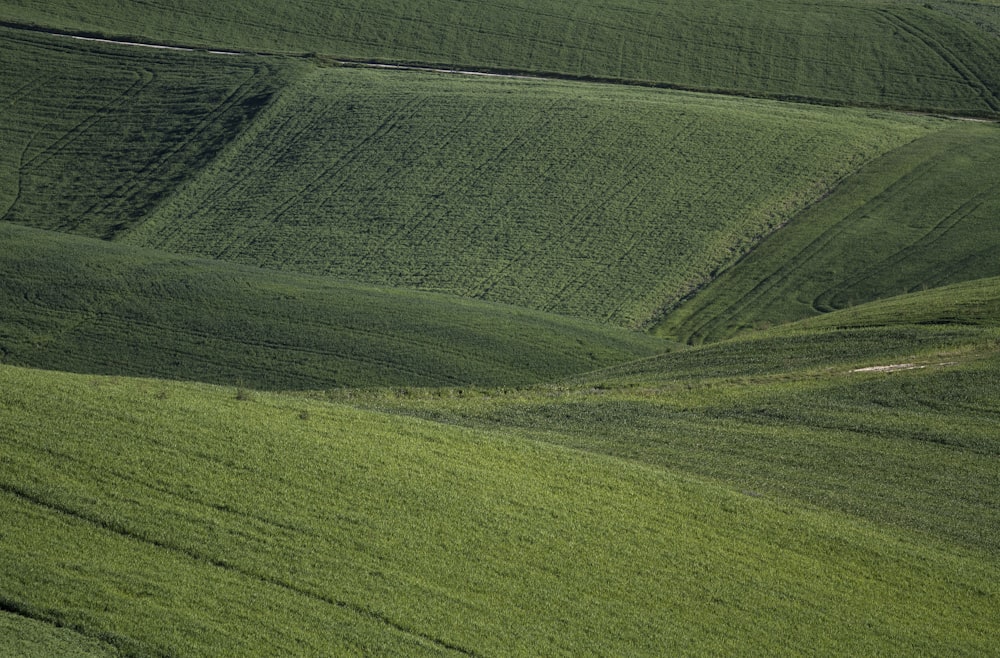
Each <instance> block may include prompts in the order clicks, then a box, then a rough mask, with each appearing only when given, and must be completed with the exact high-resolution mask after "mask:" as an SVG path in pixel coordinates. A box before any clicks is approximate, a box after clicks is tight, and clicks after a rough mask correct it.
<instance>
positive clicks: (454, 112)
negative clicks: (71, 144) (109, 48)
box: [124, 68, 941, 327]
mask: <svg viewBox="0 0 1000 658" xmlns="http://www.w3.org/2000/svg"><path fill="white" fill-rule="evenodd" d="M940 128H941V125H940V123H939V122H934V121H931V120H927V119H919V118H913V117H903V116H890V115H871V114H868V113H863V112H858V111H844V110H836V111H835V110H830V109H823V108H815V107H806V106H794V105H781V104H777V103H771V102H766V101H747V100H735V99H719V98H711V97H707V96H699V95H692V94H681V93H676V92H660V91H654V90H644V89H633V88H620V87H613V86H607V85H585V84H581V83H559V82H551V81H534V80H513V79H481V78H469V77H466V76H455V75H450V76H449V75H443V74H442V75H438V74H422V75H415V74H413V73H402V72H388V71H383V72H378V71H368V70H354V69H342V68H334V69H326V70H324V69H319V70H316V71H315V72H314V73H313V74H312V75H311V76H309V77H307V78H304V79H301V80H300V81H299V82H297V83H295V84H293V85H291V86H290V87H288V88H286V89H285V90H284V91H283V92H282V94H281V96H280V97H279V98H278V99H277V101H276V102H275V103H273V104H272V105H271V106H269V107H268V108H267V110H266V111H265V112H264V113H262V114H261V115H260V117H259V118H258V120H257V121H255V122H254V123H253V124H252V125H251V126H250V128H249V129H248V130H247V131H246V132H245V133H243V134H242V135H241V136H240V137H239V138H238V139H237V140H236V141H235V142H234V143H233V144H232V145H231V146H230V147H229V148H227V149H226V151H225V152H224V153H223V154H222V155H221V156H220V157H219V158H218V159H217V160H216V161H215V162H213V164H212V165H211V166H210V167H208V168H207V169H206V170H205V171H204V172H203V174H202V175H201V176H199V177H198V178H197V179H196V180H194V181H192V182H191V183H190V184H188V185H187V186H185V187H184V188H183V189H182V190H181V191H180V192H179V193H177V194H175V195H174V196H172V197H171V198H170V199H169V200H167V201H166V202H165V203H163V204H162V205H161V206H159V207H158V209H157V211H156V212H155V213H154V214H153V216H152V217H151V218H150V219H149V220H147V221H145V222H144V223H143V224H142V225H140V226H138V227H136V228H135V229H134V230H132V231H130V232H129V233H128V234H127V235H125V236H124V239H125V240H127V241H128V242H130V243H132V244H136V245H142V246H151V247H155V248H158V249H163V250H167V251H173V252H179V253H194V254H199V255H205V256H210V257H213V258H220V259H225V260H232V261H236V262H241V263H247V264H253V265H258V266H262V267H266V268H273V269H280V270H288V271H298V272H307V273H312V274H324V275H334V276H337V277H342V278H346V279H351V280H356V281H363V282H366V283H371V284H379V285H393V286H403V287H411V288H420V289H426V290H440V291H446V292H450V293H454V294H458V295H461V296H466V297H475V298H481V299H486V300H495V301H501V302H505V303H510V304H515V305H519V306H526V307H530V308H535V309H540V310H545V311H551V312H555V313H560V314H565V315H573V316H580V317H587V318H591V319H596V320H600V321H604V322H610V323H614V324H618V325H624V326H629V327H641V326H645V325H647V324H648V323H650V322H651V321H652V320H654V319H655V318H657V317H658V316H659V314H660V313H661V312H662V311H663V309H665V308H669V307H670V306H672V305H673V304H674V303H676V302H677V301H678V300H679V299H680V298H681V297H683V296H684V295H686V294H687V293H689V292H690V291H691V290H692V289H694V288H695V287H696V286H698V285H700V284H701V283H703V282H705V281H707V280H708V279H709V278H711V276H712V275H713V273H715V272H716V271H718V270H720V269H722V268H724V267H725V266H727V265H728V264H730V263H731V262H732V261H733V260H735V259H736V258H737V257H739V256H740V255H742V254H743V253H745V252H746V251H747V250H748V249H749V248H750V247H751V246H752V245H753V244H755V243H756V242H757V241H758V240H759V239H760V238H761V237H763V236H764V235H766V234H768V233H769V232H771V231H772V230H774V229H775V228H776V227H777V226H780V225H781V224H783V223H784V222H785V221H787V220H788V219H789V218H790V217H791V216H792V215H793V214H794V213H795V212H796V211H798V210H801V209H802V208H804V207H805V206H806V205H807V204H809V203H811V202H813V201H815V200H816V199H817V198H819V197H821V196H822V195H823V194H825V193H827V192H828V191H829V190H830V189H831V188H832V187H834V186H835V185H836V184H837V183H838V182H839V181H840V180H841V179H842V178H843V177H844V176H847V175H848V174H850V173H851V172H853V171H855V170H856V169H857V168H859V167H860V166H862V165H863V164H864V163H865V162H867V161H869V160H871V159H873V158H875V157H878V156H879V155H881V154H882V153H884V152H886V151H888V150H890V149H893V148H896V147H899V146H901V145H903V144H905V143H907V142H909V141H911V140H913V139H916V138H918V137H919V136H921V135H925V134H927V133H928V131H933V130H937V129H940Z"/></svg>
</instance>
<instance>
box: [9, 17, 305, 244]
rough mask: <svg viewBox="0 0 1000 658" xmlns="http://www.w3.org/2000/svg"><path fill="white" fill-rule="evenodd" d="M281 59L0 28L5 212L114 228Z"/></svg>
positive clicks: (237, 109)
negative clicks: (173, 49)
mask: <svg viewBox="0 0 1000 658" xmlns="http://www.w3.org/2000/svg"><path fill="white" fill-rule="evenodd" d="M282 66H283V67H284V68H279V67H278V64H277V63H276V62H274V61H273V60H271V61H265V60H261V59H256V58H227V57H219V56H208V55H196V54H190V53H176V52H169V53H165V52H160V51H155V50H150V49H139V48H122V47H113V46H105V45H93V44H87V43H84V42H80V41H74V40H71V39H65V38H61V39H57V38H46V37H43V36H39V35H32V34H31V33H26V32H23V31H17V30H9V29H4V28H0V89H2V90H3V95H2V98H0V107H2V108H3V121H0V220H6V221H14V222H20V223H24V224H30V225H33V226H39V227H43V228H53V229H58V230H63V231H74V232H78V233H81V234H84V235H91V236H95V237H112V236H114V235H116V234H117V233H118V232H120V231H121V230H123V229H125V228H127V227H128V226H130V225H132V224H133V223H135V222H137V221H141V220H142V218H143V217H144V216H145V215H146V214H148V213H149V212H150V211H151V210H152V209H153V208H155V207H156V204H157V203H158V202H159V201H160V200H161V199H162V198H163V197H164V196H165V195H167V194H169V193H170V192H171V191H172V190H173V189H175V188H176V187H177V185H179V184H180V183H181V182H183V181H184V180H185V179H187V178H188V177H190V176H192V175H194V174H195V173H196V172H197V171H198V170H199V169H200V168H201V167H203V166H204V165H205V164H206V163H207V162H208V161H210V160H211V159H212V158H213V157H214V156H215V154H217V153H218V152H219V151H220V150H221V149H222V148H223V146H224V145H225V144H226V143H228V142H229V140H231V139H232V138H233V137H235V136H236V135H237V134H238V133H239V131H240V130H242V129H243V128H244V127H245V126H246V125H247V124H248V123H249V122H250V120H251V119H252V118H253V117H254V116H255V115H256V114H257V112H258V111H259V110H260V108H261V107H263V106H264V105H265V104H266V103H267V101H268V99H269V98H270V96H271V94H273V93H274V91H275V89H276V88H278V87H279V86H281V85H282V84H283V81H284V80H285V79H286V78H287V76H289V75H291V74H292V72H291V69H289V68H288V66H289V65H288V64H283V65H282Z"/></svg>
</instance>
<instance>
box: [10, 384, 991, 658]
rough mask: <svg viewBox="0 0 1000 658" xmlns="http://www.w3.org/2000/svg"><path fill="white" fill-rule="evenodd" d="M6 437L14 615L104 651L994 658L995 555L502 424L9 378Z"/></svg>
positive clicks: (265, 398) (196, 391) (219, 392)
mask: <svg viewBox="0 0 1000 658" xmlns="http://www.w3.org/2000/svg"><path fill="white" fill-rule="evenodd" d="M0 428H2V430H0V440H2V444H3V450H4V459H3V460H0V501H2V503H3V504H2V505H0V520H2V524H3V525H2V527H3V529H4V531H3V533H0V549H2V550H0V556H2V557H0V582H2V583H3V592H2V597H3V598H2V607H3V609H4V610H5V611H7V612H13V613H16V614H17V615H19V617H21V618H31V619H36V620H39V621H43V622H48V623H50V624H53V625H56V626H61V627H66V628H69V629H71V630H72V631H74V632H75V633H77V634H78V635H79V636H83V637H85V638H87V641H86V642H83V641H81V642H80V643H79V644H80V646H81V648H89V647H93V646H94V644H93V643H94V642H98V643H99V645H98V647H97V648H98V649H99V648H100V647H107V648H108V649H109V650H118V651H120V652H121V653H124V654H125V655H132V656H158V655H187V656H216V655H247V656H249V655H262V656H267V655H274V654H276V653H283V652H292V653H297V654H322V655H354V654H374V655H406V656H413V655H451V654H454V655H523V654H531V655H538V654H541V655H554V654H570V655H580V654H584V653H587V652H593V653H596V654H604V655H634V656H640V655H648V656H660V655H663V654H664V653H667V654H677V653H691V654H701V653H704V654H734V653H752V654H771V655H773V654H776V653H777V654H780V653H788V654H801V653H838V654H840V653H851V654H880V653H896V652H898V653H905V654H920V653H927V654H934V655H966V654H969V653H973V654H984V653H988V652H989V651H991V650H992V648H993V645H992V641H993V638H994V637H995V631H996V620H995V617H994V616H993V612H994V611H995V610H996V604H997V597H998V595H1000V594H998V591H997V585H996V583H997V582H998V578H997V575H998V574H997V568H996V562H995V561H992V560H990V559H989V558H988V557H987V556H986V555H985V554H983V553H980V552H976V551H959V552H955V551H954V550H953V549H952V548H951V547H950V546H949V545H948V544H946V543H944V542H938V541H937V540H935V539H933V538H927V537H921V536H918V535H915V534H913V533H911V532H908V531H905V530H903V531H900V530H895V529H889V528H885V527H876V526H874V525H872V524H870V523H867V522H862V521H858V520H856V519H851V518H849V517H847V516H844V515H842V514H838V513H832V512H829V511H823V510H821V509H816V508H810V507H803V506H800V505H796V504H790V503H788V502H782V501H780V500H773V499H769V497H761V496H757V495H746V493H741V492H739V491H734V490H730V489H726V488H722V487H719V486H717V485H715V484H712V483H709V482H706V481H701V480H698V479H691V478H689V477H686V476H683V475H679V474H676V473H670V472H667V471H664V470H659V469H654V468H649V467H647V466H645V465H640V464H636V463H633V462H629V461H626V460H620V459H612V458H608V457H604V456H598V455H592V454H587V453H584V452H576V451H573V450H566V449H564V448H559V447H555V446H551V445H546V444H544V443H536V442H534V441H530V440H524V439H522V438H518V437H516V436H514V435H512V434H509V433H508V432H506V431H503V430H492V431H477V430H465V429H460V428H455V427H451V426H447V425H442V424H437V423H431V422H427V421H418V420H415V419H413V418H407V417H397V416H391V415H386V414H379V413H373V412H365V411H359V410H357V409H351V408H348V407H345V406H340V405H335V404H329V403H324V402H320V401H308V400H304V399H302V398H299V397H292V396H280V395H270V394H263V393H255V394H253V395H251V396H249V397H246V396H244V397H241V396H239V395H238V394H236V392H235V391H234V390H233V389H232V388H213V387H208V386H204V385H193V384H191V385H182V384H173V383H168V382H162V381H153V380H130V379H110V378H99V377H93V376H78V375H66V374H61V373H45V372H40V371H31V370H25V369H19V368H12V367H10V366H0ZM16 627H17V631H16V633H17V635H15V637H14V638H13V639H14V641H15V642H17V641H19V639H18V638H24V637H27V636H35V637H38V638H39V640H41V641H47V642H54V641H55V638H51V637H45V638H41V637H40V635H41V633H40V631H38V630H37V627H36V626H32V625H29V624H27V623H26V622H20V623H18V624H17V625H16ZM64 637H65V636H64ZM4 642H5V640H4V639H3V638H0V649H2V648H6V647H5V645H4ZM15 646H16V645H15ZM95 653H96V650H95Z"/></svg>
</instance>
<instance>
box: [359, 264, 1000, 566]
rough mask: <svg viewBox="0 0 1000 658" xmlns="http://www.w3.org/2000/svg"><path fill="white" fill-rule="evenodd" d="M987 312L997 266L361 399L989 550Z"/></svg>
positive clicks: (998, 544)
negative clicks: (562, 366) (664, 340)
mask: <svg viewBox="0 0 1000 658" xmlns="http://www.w3.org/2000/svg"><path fill="white" fill-rule="evenodd" d="M998 325H1000V279H998V278H994V279H991V280H984V281H979V282H974V283H968V284H959V285H956V286H951V287H948V288H942V289H940V290H934V291H928V292H926V293H915V294H913V295H906V296H905V297H900V298H897V299H894V300H889V301H888V302H880V303H877V304H869V305H865V306H859V307H857V308H855V309H850V310H848V311H839V312H836V313H831V314H829V315H827V316H823V317H821V318H816V319H815V320H808V321H805V322H802V323H797V324H795V325H789V326H788V327H787V328H779V329H776V330H770V331H766V332H761V333H760V334H759V335H758V336H756V337H754V338H752V339H751V338H745V339H736V340H729V341H722V342H719V343H713V344H711V345H705V346H702V347H699V348H695V349H691V350H687V351H681V352H675V353H672V354H669V355H664V356H662V357H656V358H652V359H646V360H644V361H640V362H637V363H635V364H631V365H628V366H622V367H616V368H611V369H607V370H604V371H601V372H598V373H593V374H591V375H588V376H585V377H581V378H578V379H575V380H573V381H572V382H567V383H566V384H565V385H563V386H559V387H544V388H540V389H538V390H527V391H518V392H512V393H509V394H507V395H503V396H482V397H475V396H473V397H469V396H466V398H465V399H461V400H460V399H455V398H453V397H452V398H449V396H446V395H442V394H441V393H440V392H437V391H435V392H430V391H429V392H427V393H426V394H425V395H421V394H419V392H412V391H411V392H409V393H408V394H407V396H406V397H400V396H398V395H396V394H394V393H390V392H386V393H385V394H383V395H371V396H369V397H368V398H367V399H366V401H365V402H364V404H366V405H370V406H372V407H374V408H379V409H383V410H393V411H396V412H399V413H406V414H413V415H418V416H424V417H427V418H433V419H435V420H439V421H442V422H450V423H456V424H461V425H470V426H476V427H490V428H497V427H503V428H505V429H506V430H508V431H519V432H521V433H522V435H523V436H526V437H531V438H534V439H538V440H542V441H548V442H553V443H557V444H562V445H568V446H572V447H575V448H582V449H586V450H592V451H595V452H599V453H606V454H612V455H616V456H621V457H628V458H630V459H634V460H637V461H640V462H645V463H649V464H654V465H657V466H661V467H665V468H668V469H671V470H679V471H683V472H688V473H693V474H698V475H700V476H706V477H712V478H717V479H720V480H722V481H724V482H726V483H728V484H729V485H730V486H732V487H734V488H737V489H741V490H743V491H746V492H751V493H754V494H759V495H765V496H776V497H779V498H783V499H791V500H795V501H799V502H801V503H805V504H809V505H816V506H819V507H822V508H825V509H830V510H836V511H839V512H845V513H849V514H852V515H857V516H861V517H864V518H867V519H869V520H871V521H873V522H877V523H883V524H890V525H893V526H897V527H902V528H907V529H909V530H913V531H917V532H920V533H922V534H924V535H925V536H929V537H938V538H946V539H947V540H949V541H951V542H954V543H955V544H957V545H960V546H964V547H966V548H972V549H975V550H986V551H989V552H990V553H991V554H993V555H1000V531H998V528H1000V512H998V510H1000V494H998V492H1000V436H998V434H997V431H996V428H997V427H998V426H1000V326H998ZM354 402H355V403H358V404H361V403H362V402H361V399H360V398H354Z"/></svg>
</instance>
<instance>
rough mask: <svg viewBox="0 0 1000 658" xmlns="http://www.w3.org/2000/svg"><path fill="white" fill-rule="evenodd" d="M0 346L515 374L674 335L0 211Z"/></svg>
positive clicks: (72, 363) (490, 377)
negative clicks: (124, 237)
mask: <svg viewBox="0 0 1000 658" xmlns="http://www.w3.org/2000/svg"><path fill="white" fill-rule="evenodd" d="M0 245H3V249H2V251H0V358H2V360H3V361H4V362H6V363H15V364H21V365H31V366H36V367H45V368H50V369H55V370H70V371H77V372H88V373H105V374H119V375H146V376H157V377H165V378H173V379H187V380H201V381H208V382H215V383H226V384H240V385H243V386H246V387H249V388H268V389H292V388H294V389H308V388H328V387H331V386H355V387H366V386H420V385H423V386H445V385H452V386H455V385H478V386H511V385H526V384H530V383H537V382H541V381H552V380H554V379H557V378H560V377H565V376H567V375H570V374H574V373H581V372H584V371H588V370H593V369H594V368H598V367H602V366H607V365H611V364H614V363H621V362H624V361H629V360H632V359H635V358H639V357H641V356H649V355H652V354H655V353H657V352H661V351H663V350H665V349H668V347H669V344H668V343H666V342H665V341H662V340H660V339H656V338H652V337H650V336H647V335H643V334H639V333H634V332H629V331H626V330H623V329H616V328H614V327H608V326H606V325H599V324H596V323H588V322H584V321H579V320H572V319H568V318H563V317H558V316H553V315H550V314H544V313H540V312H533V311H526V310H524V309H517V308H513V307H508V306H502V305H498V304H490V303H486V302H476V301H470V300H463V299H459V298H455V297H450V296H445V295H439V294H430V293H419V292H412V291H403V290H389V289H378V288H373V287H368V286H361V285H356V284H349V283H343V282H338V281H335V280H332V279H328V278H319V277H307V276H295V275H282V274H276V273H274V272H267V271H263V270H258V269H254V268H249V267H241V266H234V265H231V264H227V263H218V262H214V261H207V260H198V259H193V258H182V257H178V256H171V255H168V254H163V253H157V252H152V251H148V250H141V249H135V248H131V247H127V246H123V245H119V244H109V243H106V242H101V241H98V240H93V239H87V238H80V237H77V236H68V235H62V234H56V233H51V232H47V231H41V230H38V229H31V228H25V227H19V226H15V225H11V224H0Z"/></svg>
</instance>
